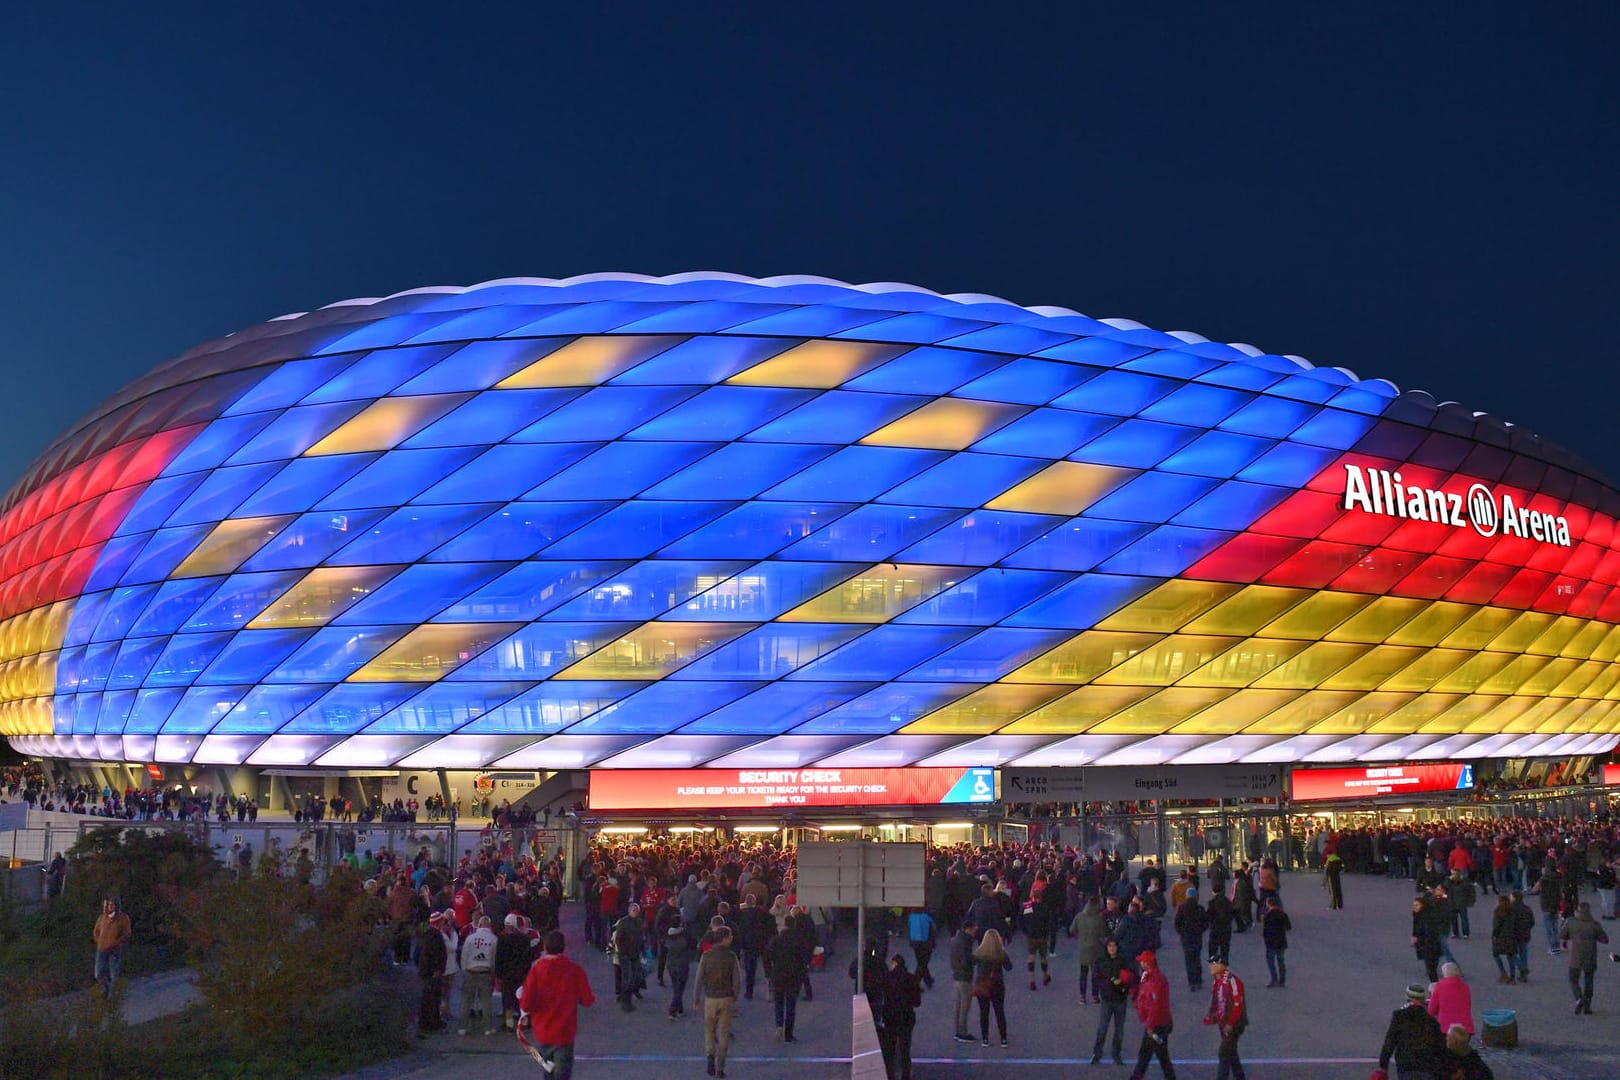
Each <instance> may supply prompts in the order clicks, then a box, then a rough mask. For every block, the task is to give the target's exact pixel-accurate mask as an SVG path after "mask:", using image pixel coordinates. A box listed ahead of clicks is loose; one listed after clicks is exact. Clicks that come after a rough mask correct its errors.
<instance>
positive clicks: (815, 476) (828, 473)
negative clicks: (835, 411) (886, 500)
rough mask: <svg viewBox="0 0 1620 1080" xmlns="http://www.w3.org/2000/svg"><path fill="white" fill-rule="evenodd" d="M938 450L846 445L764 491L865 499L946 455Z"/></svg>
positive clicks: (778, 496)
mask: <svg viewBox="0 0 1620 1080" xmlns="http://www.w3.org/2000/svg"><path fill="white" fill-rule="evenodd" d="M945 456H946V455H945V454H944V453H943V452H942V451H939V450H911V449H906V448H902V447H897V446H846V447H844V448H843V449H842V450H839V451H838V452H837V453H836V454H834V455H833V456H832V457H830V458H824V459H822V460H821V461H819V462H817V463H816V464H814V465H812V466H810V467H809V468H808V469H805V470H804V471H803V472H801V473H799V474H798V475H797V476H792V477H789V478H788V479H787V480H784V481H783V482H782V483H780V484H778V485H776V487H774V488H772V489H771V490H770V491H768V492H766V497H767V498H772V499H828V500H835V499H836V500H839V501H842V502H864V501H866V500H868V499H873V498H876V497H877V496H879V495H881V494H883V492H885V491H887V490H889V489H890V488H892V487H894V486H895V485H896V484H898V483H900V482H901V481H902V480H907V479H910V478H911V477H913V476H915V475H916V474H918V473H920V472H922V471H923V470H924V469H926V468H928V467H929V466H930V465H934V464H937V463H938V462H940V461H943V460H944V459H945Z"/></svg>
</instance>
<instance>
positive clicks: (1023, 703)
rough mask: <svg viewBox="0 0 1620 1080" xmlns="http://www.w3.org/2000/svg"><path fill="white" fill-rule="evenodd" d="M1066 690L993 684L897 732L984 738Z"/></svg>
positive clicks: (1068, 690)
mask: <svg viewBox="0 0 1620 1080" xmlns="http://www.w3.org/2000/svg"><path fill="white" fill-rule="evenodd" d="M1072 689H1073V687H1068V686H1036V685H1027V686H1017V685H1013V684H1011V683H996V684H994V685H992V686H986V687H985V688H984V689H983V690H977V691H975V692H973V693H971V694H969V695H968V696H967V697H965V698H962V699H961V700H960V701H953V702H951V704H949V705H947V706H945V707H944V708H943V709H935V710H934V711H933V712H931V713H929V714H928V715H927V716H924V717H922V718H921V719H918V720H913V721H912V722H911V723H909V724H907V725H906V726H905V727H903V728H901V729H900V733H901V734H903V735H935V734H946V733H963V734H969V735H987V734H989V733H990V732H992V731H999V730H1000V729H1001V728H1002V727H1004V726H1005V725H1007V724H1010V723H1012V722H1013V721H1014V720H1016V719H1018V718H1019V717H1020V716H1023V715H1025V714H1026V713H1028V712H1029V711H1030V710H1032V709H1038V708H1039V707H1040V706H1042V705H1046V704H1048V703H1049V702H1051V701H1053V700H1054V699H1055V698H1059V697H1062V696H1063V695H1064V694H1067V693H1069V692H1070V691H1071V690H1072Z"/></svg>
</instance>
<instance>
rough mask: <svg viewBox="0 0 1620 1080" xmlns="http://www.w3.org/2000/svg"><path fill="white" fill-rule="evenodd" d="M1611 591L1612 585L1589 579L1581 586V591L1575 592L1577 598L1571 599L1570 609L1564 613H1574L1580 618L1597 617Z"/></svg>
mask: <svg viewBox="0 0 1620 1080" xmlns="http://www.w3.org/2000/svg"><path fill="white" fill-rule="evenodd" d="M1610 591H1611V586H1608V585H1599V584H1598V583H1597V582H1595V581H1588V582H1587V583H1586V584H1584V585H1582V586H1581V591H1580V592H1578V593H1576V594H1575V599H1574V600H1572V601H1570V604H1569V610H1568V611H1566V612H1565V613H1564V614H1566V615H1573V616H1575V617H1576V618H1578V619H1595V618H1597V613H1598V611H1599V610H1600V609H1601V608H1602V607H1603V601H1604V600H1605V599H1607V598H1608V596H1609V592H1610Z"/></svg>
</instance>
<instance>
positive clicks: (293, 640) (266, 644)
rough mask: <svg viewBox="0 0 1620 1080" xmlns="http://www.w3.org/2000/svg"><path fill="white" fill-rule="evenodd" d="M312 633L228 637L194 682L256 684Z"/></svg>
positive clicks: (251, 632) (245, 633) (250, 633)
mask: <svg viewBox="0 0 1620 1080" xmlns="http://www.w3.org/2000/svg"><path fill="white" fill-rule="evenodd" d="M314 633H315V631H314V630H313V629H309V630H304V629H299V630H243V631H242V632H241V633H239V634H236V635H235V636H233V637H232V638H231V641H230V643H229V644H227V645H226V646H225V648H224V650H223V651H221V652H220V654H219V656H218V657H216V658H215V659H214V662H213V663H211V664H209V665H208V670H206V671H204V672H203V673H202V675H200V676H199V677H198V679H197V682H198V683H205V684H210V685H214V684H229V683H256V682H258V681H259V680H260V679H263V678H264V677H265V676H266V675H268V674H270V672H271V671H273V670H274V669H275V668H276V666H277V665H279V664H280V663H281V662H282V661H283V660H285V659H287V657H289V656H291V655H292V653H293V651H294V650H295V649H297V648H298V647H299V646H300V645H302V644H303V643H304V642H306V641H308V640H309V639H310V637H311V635H313V634H314ZM289 719H291V717H289Z"/></svg>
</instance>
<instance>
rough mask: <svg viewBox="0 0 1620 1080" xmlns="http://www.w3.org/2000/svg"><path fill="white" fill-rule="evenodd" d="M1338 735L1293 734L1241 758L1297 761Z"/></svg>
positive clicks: (1331, 741)
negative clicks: (1291, 736)
mask: <svg viewBox="0 0 1620 1080" xmlns="http://www.w3.org/2000/svg"><path fill="white" fill-rule="evenodd" d="M1339 738H1340V736H1338V735H1295V736H1294V737H1293V738H1290V739H1284V740H1282V741H1281V742H1278V743H1273V744H1271V745H1270V746H1267V747H1265V748H1264V749H1261V750H1256V751H1255V752H1254V753H1252V754H1249V755H1248V756H1246V757H1245V758H1244V759H1243V760H1245V761H1276V762H1290V761H1298V760H1300V759H1301V758H1303V757H1304V756H1305V755H1306V754H1309V753H1310V752H1311V751H1313V750H1320V749H1321V748H1322V747H1324V746H1328V745H1329V744H1331V743H1334V742H1337V741H1338V740H1339Z"/></svg>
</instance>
